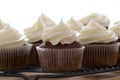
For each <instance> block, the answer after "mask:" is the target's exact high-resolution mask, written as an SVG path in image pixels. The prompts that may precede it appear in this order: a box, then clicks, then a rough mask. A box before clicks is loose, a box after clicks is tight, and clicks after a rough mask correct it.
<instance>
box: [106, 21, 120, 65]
mask: <svg viewBox="0 0 120 80" xmlns="http://www.w3.org/2000/svg"><path fill="white" fill-rule="evenodd" d="M108 29H109V30H110V31H113V32H115V33H116V35H117V36H118V42H120V21H118V22H116V23H115V24H114V25H113V26H111V27H109V28H108ZM118 62H119V63H120V53H119V59H118Z"/></svg>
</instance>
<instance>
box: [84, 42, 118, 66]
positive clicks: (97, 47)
mask: <svg viewBox="0 0 120 80" xmlns="http://www.w3.org/2000/svg"><path fill="white" fill-rule="evenodd" d="M118 54H119V43H117V42H116V43H111V44H88V45H85V51H84V55H83V62H82V63H83V64H82V67H87V68H94V67H95V68H97V67H107V66H115V65H116V64H117V61H118Z"/></svg>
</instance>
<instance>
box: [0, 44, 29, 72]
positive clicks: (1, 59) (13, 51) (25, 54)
mask: <svg viewBox="0 0 120 80" xmlns="http://www.w3.org/2000/svg"><path fill="white" fill-rule="evenodd" d="M30 49H31V45H28V44H23V45H22V44H21V45H13V46H12V45H11V46H4V47H2V46H1V47H0V70H15V69H21V68H25V67H27V66H28V60H29V54H30Z"/></svg>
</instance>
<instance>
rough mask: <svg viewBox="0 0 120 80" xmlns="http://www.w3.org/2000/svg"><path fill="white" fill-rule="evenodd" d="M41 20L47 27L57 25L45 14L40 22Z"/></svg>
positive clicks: (40, 18)
mask: <svg viewBox="0 0 120 80" xmlns="http://www.w3.org/2000/svg"><path fill="white" fill-rule="evenodd" d="M39 20H42V21H43V23H44V24H45V25H46V27H51V26H54V25H55V23H54V22H53V21H52V20H51V19H50V18H48V17H47V16H46V15H45V14H43V13H42V14H41V16H40V17H39V19H38V21H39Z"/></svg>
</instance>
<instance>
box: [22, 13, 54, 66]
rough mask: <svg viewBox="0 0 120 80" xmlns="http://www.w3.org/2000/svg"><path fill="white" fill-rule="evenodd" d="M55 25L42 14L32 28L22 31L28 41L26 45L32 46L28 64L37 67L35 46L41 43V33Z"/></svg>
mask: <svg viewBox="0 0 120 80" xmlns="http://www.w3.org/2000/svg"><path fill="white" fill-rule="evenodd" d="M53 25H55V24H54V22H53V21H52V20H51V19H49V18H48V17H47V16H45V15H44V14H41V16H40V17H39V19H38V20H37V21H36V22H35V24H34V25H33V26H32V27H29V28H26V29H24V33H25V36H26V37H27V39H28V43H29V44H32V45H33V46H32V49H31V51H30V58H29V64H30V65H39V60H38V53H37V51H36V46H38V45H40V44H41V43H42V38H41V36H42V32H43V30H44V29H45V28H46V27H50V26H53Z"/></svg>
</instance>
